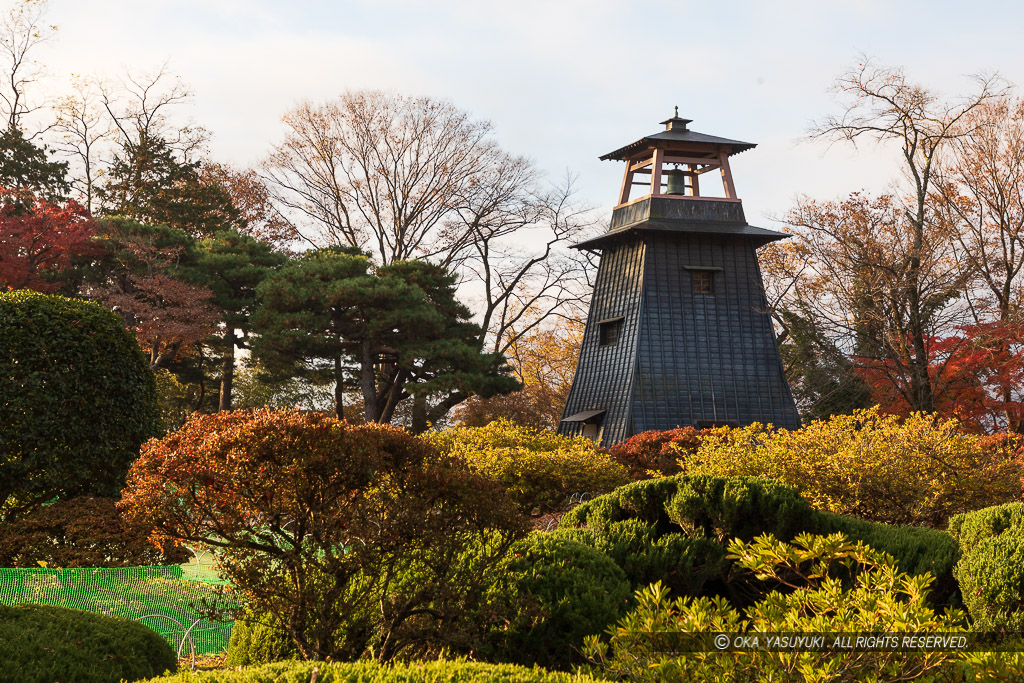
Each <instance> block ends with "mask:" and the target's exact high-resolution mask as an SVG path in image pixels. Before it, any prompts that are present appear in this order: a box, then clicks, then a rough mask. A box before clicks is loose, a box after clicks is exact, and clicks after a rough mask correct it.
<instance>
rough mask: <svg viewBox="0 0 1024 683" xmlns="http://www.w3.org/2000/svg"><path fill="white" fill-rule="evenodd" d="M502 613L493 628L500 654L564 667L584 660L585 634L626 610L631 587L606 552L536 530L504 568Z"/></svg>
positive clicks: (500, 596) (493, 639)
mask: <svg viewBox="0 0 1024 683" xmlns="http://www.w3.org/2000/svg"><path fill="white" fill-rule="evenodd" d="M498 576H499V577H500V578H499V580H498V582H497V584H496V587H495V590H494V591H492V594H494V593H497V594H498V598H497V602H498V603H504V604H502V605H501V607H498V606H497V605H495V604H493V603H492V605H491V608H492V609H494V608H495V607H498V609H499V611H505V610H510V611H511V616H510V617H508V618H506V619H503V620H502V622H501V623H500V624H499V625H498V626H497V627H495V628H493V629H492V630H491V634H490V638H489V640H490V641H491V643H492V644H493V645H494V647H495V656H496V658H497V659H499V660H502V661H510V662H515V663H518V664H540V665H542V666H547V667H555V668H563V667H565V666H568V665H569V664H571V663H572V662H574V661H577V660H579V653H580V652H581V648H582V645H583V638H584V637H585V636H589V635H593V634H595V633H600V632H602V631H603V630H604V629H605V628H607V627H608V625H609V624H611V623H612V622H613V621H615V620H616V619H617V618H618V617H619V616H621V614H622V613H623V612H624V610H625V609H626V607H627V605H628V602H629V596H630V592H631V587H630V584H629V582H628V581H626V576H625V574H624V573H623V572H622V570H621V569H619V567H618V566H617V565H616V564H615V563H614V562H613V561H612V560H611V559H609V558H608V557H607V556H606V555H604V554H603V553H600V552H598V551H596V550H594V549H593V548H589V547H587V546H585V545H583V544H581V543H577V542H576V541H573V540H571V539H568V538H564V537H561V536H558V535H555V534H545V533H534V534H533V535H531V536H530V537H528V538H526V539H524V540H522V541H520V542H519V543H517V544H516V545H515V546H513V547H512V552H511V554H510V555H509V559H508V561H507V562H506V563H505V564H504V566H502V567H499V569H498Z"/></svg>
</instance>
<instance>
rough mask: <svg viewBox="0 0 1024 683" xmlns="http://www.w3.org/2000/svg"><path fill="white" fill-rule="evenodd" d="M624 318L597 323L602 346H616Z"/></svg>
mask: <svg viewBox="0 0 1024 683" xmlns="http://www.w3.org/2000/svg"><path fill="white" fill-rule="evenodd" d="M621 328H622V318H616V319H614V320H605V321H602V322H599V323H598V324H597V331H598V339H599V342H598V343H599V344H600V345H601V346H614V345H615V344H617V343H618V341H619V331H620V330H621Z"/></svg>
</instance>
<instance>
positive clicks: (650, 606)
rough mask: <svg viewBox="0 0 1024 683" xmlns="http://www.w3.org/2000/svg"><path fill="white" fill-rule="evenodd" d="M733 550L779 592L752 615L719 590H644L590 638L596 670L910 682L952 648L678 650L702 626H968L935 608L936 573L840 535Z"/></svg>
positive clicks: (739, 562) (867, 629)
mask: <svg viewBox="0 0 1024 683" xmlns="http://www.w3.org/2000/svg"><path fill="white" fill-rule="evenodd" d="M728 550H729V553H728V555H727V557H728V558H729V559H730V560H731V561H734V562H735V563H736V566H737V567H738V568H739V569H740V570H741V571H746V572H750V573H752V574H754V575H757V576H759V577H761V578H762V580H764V581H765V583H766V585H767V586H772V587H785V588H786V590H772V591H771V592H769V593H768V594H767V595H765V596H763V597H762V598H760V599H759V600H758V601H757V602H756V603H755V604H753V605H752V606H751V607H749V608H748V609H747V610H746V612H745V614H744V613H740V612H739V611H737V610H736V609H735V608H734V607H733V606H732V605H730V604H729V603H728V602H727V601H726V600H724V599H722V598H714V599H710V598H706V597H703V598H690V597H679V598H677V599H675V600H670V599H669V598H668V591H667V589H665V587H664V586H662V585H661V584H654V585H652V586H650V587H648V588H645V589H643V590H642V591H640V592H639V593H638V595H637V607H636V609H635V610H634V611H632V612H631V613H630V614H628V615H627V616H625V617H624V618H623V619H622V620H621V621H619V623H618V624H617V626H616V627H615V628H613V629H610V630H609V633H610V635H611V638H610V640H609V641H607V642H605V641H602V640H601V639H600V638H596V637H590V638H588V639H587V642H586V646H585V651H586V654H587V656H588V657H589V658H590V660H591V662H592V663H593V665H594V669H595V673H596V674H597V675H601V676H604V677H606V678H609V679H612V680H629V681H651V682H652V683H653V682H657V683H663V682H676V681H678V682H680V683H681V682H683V681H750V682H753V681H764V680H771V681H779V682H783V681H837V682H838V681H850V682H852V681H864V680H875V681H879V680H911V679H914V678H917V677H919V676H922V675H925V674H928V673H934V672H938V671H940V670H943V669H946V670H948V669H951V668H952V667H954V666H955V665H956V660H957V659H958V658H959V657H960V655H959V654H958V653H952V652H906V653H892V652H887V651H874V652H873V651H865V650H858V651H832V652H800V651H782V652H769V651H764V650H759V649H758V648H751V649H748V650H740V651H737V652H718V651H715V648H714V643H713V642H712V641H711V640H710V639H709V640H708V641H706V646H705V648H703V649H702V648H699V647H698V648H692V649H693V650H696V651H685V650H683V651H682V652H673V651H672V650H673V649H674V648H673V647H672V645H673V644H675V645H676V647H677V648H679V649H683V648H681V647H680V646H681V645H682V643H683V639H684V638H687V637H691V636H692V634H696V635H697V636H698V637H699V636H700V634H709V633H712V632H725V633H739V632H750V633H886V632H915V633H949V632H957V631H962V630H963V629H964V624H965V619H966V615H964V614H963V613H962V612H960V611H958V610H950V611H949V612H947V614H945V615H942V616H940V615H938V614H936V613H935V612H934V611H933V610H932V608H931V607H930V606H929V605H928V602H927V600H926V595H927V589H928V585H929V583H930V582H931V580H932V579H931V577H930V576H928V575H924V576H910V575H907V574H903V573H900V572H898V571H897V570H896V568H895V566H894V563H893V560H892V557H890V556H889V555H887V554H886V553H882V552H879V551H877V550H873V549H871V548H869V547H867V546H866V545H864V544H863V543H851V542H849V541H848V540H846V539H844V538H843V537H842V535H841V534H835V535H833V536H827V537H826V536H813V535H809V534H802V535H800V536H798V537H797V538H796V539H795V541H794V542H793V543H792V544H788V543H784V542H781V541H779V540H778V539H776V538H774V537H772V536H770V535H765V536H759V537H757V538H756V539H754V541H753V542H751V543H744V542H743V541H739V540H736V541H734V542H732V543H730V544H729V549H728Z"/></svg>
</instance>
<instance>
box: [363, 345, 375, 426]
mask: <svg viewBox="0 0 1024 683" xmlns="http://www.w3.org/2000/svg"><path fill="white" fill-rule="evenodd" d="M376 356H377V354H376V353H374V348H373V342H372V341H371V340H370V339H369V337H367V338H364V339H363V353H362V359H361V361H360V367H359V385H360V388H361V389H362V392H363V415H364V416H365V417H366V421H367V422H376V421H377V417H378V415H377V382H376V378H375V377H374V369H373V366H374V364H375V361H376V360H377V358H376Z"/></svg>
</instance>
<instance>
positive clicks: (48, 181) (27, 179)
mask: <svg viewBox="0 0 1024 683" xmlns="http://www.w3.org/2000/svg"><path fill="white" fill-rule="evenodd" d="M67 172H68V165H67V162H64V161H50V158H49V155H48V154H47V150H46V147H38V146H36V145H35V144H33V143H32V141H30V140H26V139H25V136H24V135H23V134H22V132H21V131H20V130H18V129H17V128H8V129H6V130H4V131H3V132H0V188H3V189H5V190H12V191H13V192H14V194H13V195H10V194H9V195H6V196H5V198H4V203H11V202H12V201H15V202H21V205H22V208H24V209H25V210H28V208H29V207H31V205H32V201H33V199H34V198H38V199H42V200H45V201H47V202H59V201H61V200H64V199H66V198H67V196H68V192H70V190H71V185H70V183H69V182H68V180H67ZM14 198H16V199H14Z"/></svg>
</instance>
